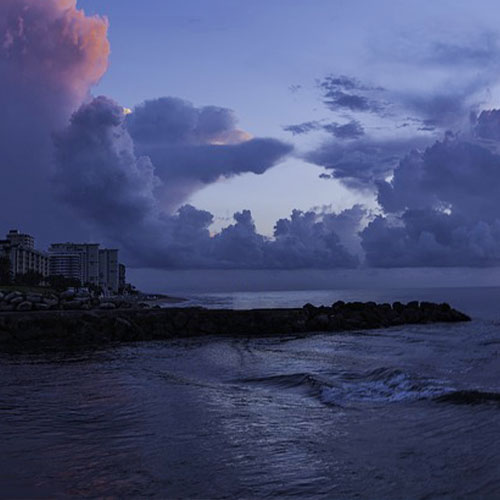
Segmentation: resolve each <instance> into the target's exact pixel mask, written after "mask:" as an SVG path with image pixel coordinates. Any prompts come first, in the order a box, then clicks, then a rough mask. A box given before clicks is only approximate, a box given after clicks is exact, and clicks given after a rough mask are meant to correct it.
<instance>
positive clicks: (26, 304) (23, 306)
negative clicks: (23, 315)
mask: <svg viewBox="0 0 500 500" xmlns="http://www.w3.org/2000/svg"><path fill="white" fill-rule="evenodd" d="M32 309H33V304H32V303H31V302H30V301H28V300H25V301H23V302H20V303H19V304H17V307H16V311H31V310H32Z"/></svg>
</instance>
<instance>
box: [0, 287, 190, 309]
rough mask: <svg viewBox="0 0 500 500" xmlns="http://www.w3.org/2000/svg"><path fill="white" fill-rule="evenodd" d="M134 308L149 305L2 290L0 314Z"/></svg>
mask: <svg viewBox="0 0 500 500" xmlns="http://www.w3.org/2000/svg"><path fill="white" fill-rule="evenodd" d="M178 300H182V299H178ZM133 307H135V308H137V307H142V308H148V307H149V305H148V304H147V303H146V302H140V301H137V300H135V298H134V297H123V296H116V297H109V298H95V297H92V296H91V295H90V294H89V293H86V292H82V291H74V290H68V291H65V292H61V293H58V294H55V293H43V294H42V293H30V292H23V291H20V290H13V291H9V292H6V291H1V290H0V313H2V312H14V311H17V312H28V311H91V310H96V309H97V310H99V309H103V310H110V309H127V308H133Z"/></svg>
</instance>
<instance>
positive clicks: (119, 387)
mask: <svg viewBox="0 0 500 500" xmlns="http://www.w3.org/2000/svg"><path fill="white" fill-rule="evenodd" d="M445 293H447V296H445ZM398 294H399V295H398ZM340 295H342V297H340ZM347 295H349V296H347ZM204 297H205V299H204ZM337 298H344V299H346V298H347V299H352V300H354V299H362V300H368V299H375V300H377V301H381V300H390V299H394V300H400V299H402V300H405V299H406V298H407V299H408V300H410V299H413V298H417V299H422V300H444V299H446V300H448V301H449V302H451V303H452V304H453V305H454V306H457V307H459V308H461V309H463V310H464V311H465V312H468V313H469V314H471V315H472V316H473V317H474V320H473V321H472V322H471V323H464V324H456V325H424V326H409V327H399V328H391V329H386V330H377V331H369V332H350V333H348V334H347V333H346V334H336V335H331V334H321V333H319V334H318V335H314V336H308V337H294V336H289V337H287V338H282V339H276V338H274V339H273V338H259V339H251V340H242V339H238V340H236V339H228V338H218V337H210V338H198V339H187V340H175V341H168V342H156V343H153V342H152V343H140V344H128V345H118V346H111V347H107V348H104V349H99V350H87V351H76V352H67V351H66V352H52V353H44V354H40V353H31V354H30V353H24V354H6V353H4V354H0V377H1V380H2V387H1V388H0V430H1V435H2V441H1V446H0V450H1V453H0V491H1V492H2V493H1V495H2V496H5V497H16V496H17V497H33V496H71V495H81V496H86V497H87V496H109V497H123V496H125V497H137V496H153V497H161V498H234V497H244V498H274V497H280V498H281V497H298V498H498V497H499V496H500V382H499V375H500V365H499V361H500V359H499V353H500V308H498V307H497V304H500V290H499V289H492V288H490V289H455V290H450V289H448V290H447V291H444V290H433V291H432V290H428V291H425V290H411V291H410V290H408V291H404V290H399V291H398V292H397V293H396V292H394V291H387V290H386V291H380V292H377V293H375V292H374V291H373V290H372V291H370V292H364V291H349V294H346V293H343V294H342V293H341V292H335V291H322V292H290V293H288V294H287V293H283V292H279V293H278V294H276V293H274V294H273V293H271V294H263V293H258V294H254V295H253V298H252V294H248V293H247V294H239V295H238V294H231V295H224V296H214V295H212V296H198V297H196V298H194V297H193V300H198V301H203V300H205V301H206V303H208V302H210V303H211V304H212V306H215V307H217V306H220V304H221V303H225V304H228V302H229V303H231V304H232V305H233V306H235V307H239V306H243V305H246V307H248V306H256V307H257V306H258V307H269V306H276V305H280V306H287V305H289V306H295V305H299V304H303V303H304V302H316V303H318V301H321V302H319V303H329V302H331V301H332V300H330V299H337Z"/></svg>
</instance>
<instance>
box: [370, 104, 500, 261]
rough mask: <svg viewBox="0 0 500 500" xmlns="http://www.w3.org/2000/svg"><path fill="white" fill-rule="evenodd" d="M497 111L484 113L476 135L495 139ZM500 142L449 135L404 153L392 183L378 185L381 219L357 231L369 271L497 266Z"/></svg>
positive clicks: (498, 258) (499, 256)
mask: <svg viewBox="0 0 500 500" xmlns="http://www.w3.org/2000/svg"><path fill="white" fill-rule="evenodd" d="M497 117H498V112H497V111H495V110H493V111H489V112H484V113H482V114H481V115H480V117H479V119H478V124H477V128H476V130H475V135H476V136H479V137H484V136H486V138H487V139H489V140H490V141H494V140H495V139H496V138H497V137H498V136H499V135H500V134H499V132H500V130H499V127H498V120H497ZM497 146H498V143H494V144H488V145H487V146H486V145H485V143H484V142H474V140H473V139H472V138H469V139H467V138H466V139H461V138H460V137H456V136H453V135H452V134H451V133H449V134H447V135H446V137H445V139H444V140H443V141H438V142H436V143H435V144H434V145H433V146H431V147H429V148H427V149H426V150H425V151H424V152H421V153H420V152H417V151H414V152H412V153H410V154H409V155H407V156H406V157H405V158H404V159H403V160H402V161H401V162H400V164H399V166H398V167H397V168H396V169H395V171H394V177H393V179H392V180H391V182H379V183H378V189H379V191H378V199H379V203H380V205H381V207H382V209H383V210H384V212H385V213H386V214H388V215H387V216H386V217H378V218H376V219H375V220H374V221H373V222H372V223H371V224H369V226H368V227H367V228H366V229H365V230H364V231H363V234H362V238H363V242H362V245H363V248H364V249H365V251H366V258H367V262H368V263H369V264H371V265H375V266H398V265H399V266H453V265H471V266H487V265H498V264H500V216H499V212H498V193H499V192H500V155H499V154H498V153H497V152H496V148H497Z"/></svg>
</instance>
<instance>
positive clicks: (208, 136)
mask: <svg viewBox="0 0 500 500" xmlns="http://www.w3.org/2000/svg"><path fill="white" fill-rule="evenodd" d="M127 127H128V129H129V131H130V135H131V136H132V138H133V140H134V143H135V149H136V151H137V153H138V154H140V155H147V156H148V157H149V158H151V161H152V162H153V164H154V165H155V168H156V174H157V175H158V177H159V178H160V179H161V180H162V181H163V183H162V186H161V188H159V190H158V194H159V196H160V197H161V200H162V206H163V207H164V208H166V209H168V210H174V209H176V208H178V206H179V205H181V204H182V203H183V202H184V201H185V200H186V198H188V196H189V195H190V194H192V193H193V192H194V191H195V190H197V189H200V188H201V187H203V186H204V185H206V184H210V183H212V182H215V181H217V180H218V179H220V178H222V177H223V178H230V177H233V176H235V175H240V174H243V173H246V172H252V173H255V174H262V173H264V172H265V171H266V170H268V169H269V168H271V167H272V166H274V165H276V164H277V163H278V162H280V161H282V160H283V159H284V157H285V156H286V155H287V154H288V153H290V152H291V150H292V147H291V146H290V145H288V144H285V143H283V142H281V141H278V140H276V139H267V138H265V139H262V138H255V139H253V138H251V137H250V136H249V134H247V133H245V132H243V131H242V130H239V129H237V128H236V119H235V117H234V114H233V112H232V111H231V110H228V109H225V108H218V107H215V106H205V107H201V108H196V107H194V106H193V105H192V104H191V103H189V102H187V101H184V100H182V99H176V98H172V97H164V98H161V99H156V100H153V101H146V102H145V103H144V104H142V105H140V106H138V107H136V108H135V109H134V112H133V113H131V114H130V115H128V117H127Z"/></svg>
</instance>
